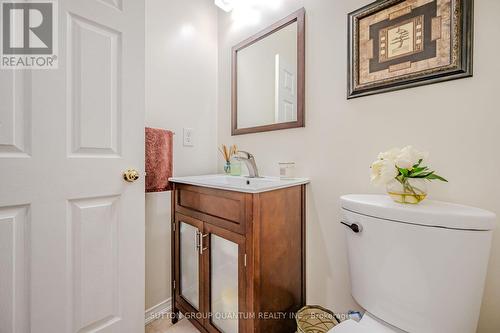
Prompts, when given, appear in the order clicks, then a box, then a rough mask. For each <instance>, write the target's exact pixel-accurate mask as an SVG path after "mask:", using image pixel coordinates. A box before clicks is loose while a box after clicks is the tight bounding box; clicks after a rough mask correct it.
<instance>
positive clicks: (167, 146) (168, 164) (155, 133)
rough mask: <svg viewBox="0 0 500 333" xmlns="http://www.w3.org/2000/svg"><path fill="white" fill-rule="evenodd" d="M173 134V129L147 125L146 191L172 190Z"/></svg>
mask: <svg viewBox="0 0 500 333" xmlns="http://www.w3.org/2000/svg"><path fill="white" fill-rule="evenodd" d="M173 136H174V133H173V132H171V131H167V130H163V129H158V128H149V127H146V192H162V191H171V190H172V185H171V183H170V182H169V181H168V179H169V178H170V177H172V169H173V167H172V157H173V153H172V151H173Z"/></svg>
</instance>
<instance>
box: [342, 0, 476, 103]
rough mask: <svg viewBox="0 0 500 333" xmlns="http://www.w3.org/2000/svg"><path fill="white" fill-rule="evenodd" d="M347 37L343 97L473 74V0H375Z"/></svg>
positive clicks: (357, 14)
mask: <svg viewBox="0 0 500 333" xmlns="http://www.w3.org/2000/svg"><path fill="white" fill-rule="evenodd" d="M348 42H349V62H348V68H349V70H348V94H347V97H348V98H354V97H361V96H366V95H371V94H377V93H382V92H387V91H393V90H398V89H404V88H409V87H415V86H420V85H424V84H430V83H436V82H441V81H446V80H453V79H458V78H463V77H469V76H472V48H473V0H379V1H376V2H374V3H372V4H369V5H367V6H365V7H363V8H361V9H359V10H356V11H354V12H352V13H350V14H349V36H348Z"/></svg>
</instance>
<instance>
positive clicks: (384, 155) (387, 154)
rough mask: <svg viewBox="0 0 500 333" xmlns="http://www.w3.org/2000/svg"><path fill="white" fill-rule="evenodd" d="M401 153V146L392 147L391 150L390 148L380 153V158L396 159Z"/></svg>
mask: <svg viewBox="0 0 500 333" xmlns="http://www.w3.org/2000/svg"><path fill="white" fill-rule="evenodd" d="M400 153H401V149H400V148H392V149H391V150H388V151H386V152H384V153H380V154H378V158H379V160H390V161H394V160H396V158H397V157H398V155H399V154H400Z"/></svg>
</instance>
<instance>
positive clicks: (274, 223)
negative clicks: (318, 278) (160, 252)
mask: <svg viewBox="0 0 500 333" xmlns="http://www.w3.org/2000/svg"><path fill="white" fill-rule="evenodd" d="M171 181H172V182H173V183H174V192H173V195H172V295H174V296H173V302H172V303H173V304H172V305H173V311H174V313H175V314H178V313H179V312H180V313H182V314H183V315H185V316H186V317H188V318H189V320H190V321H191V322H192V323H193V324H194V325H195V326H196V327H197V328H198V329H199V330H200V331H201V332H210V333H212V332H214V333H219V332H220V333H250V332H262V333H264V332H273V333H280V332H283V333H290V332H294V331H295V328H296V326H295V320H294V318H293V316H292V315H293V314H294V313H295V312H296V311H297V310H299V309H300V308H301V307H302V306H303V305H305V297H306V295H305V187H306V184H307V183H308V182H309V181H308V180H307V179H293V180H280V179H279V178H255V179H252V178H246V177H231V176H222V175H213V176H197V177H180V178H172V179H171Z"/></svg>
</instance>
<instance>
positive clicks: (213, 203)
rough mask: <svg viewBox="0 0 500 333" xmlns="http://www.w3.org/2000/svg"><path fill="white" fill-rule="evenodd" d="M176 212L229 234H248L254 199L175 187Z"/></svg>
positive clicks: (198, 188) (179, 186)
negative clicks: (247, 225) (226, 231)
mask: <svg viewBox="0 0 500 333" xmlns="http://www.w3.org/2000/svg"><path fill="white" fill-rule="evenodd" d="M175 188H176V194H175V210H176V211H177V212H179V213H181V214H185V215H188V216H192V217H194V218H197V219H199V220H202V221H205V222H208V223H210V224H213V225H216V226H219V227H221V228H225V229H227V230H230V231H234V232H238V233H241V234H244V233H245V230H246V221H247V219H249V220H251V214H252V195H251V194H248V193H238V192H232V191H224V190H217V189H210V188H202V187H198V186H191V185H181V184H176V187H175Z"/></svg>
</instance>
